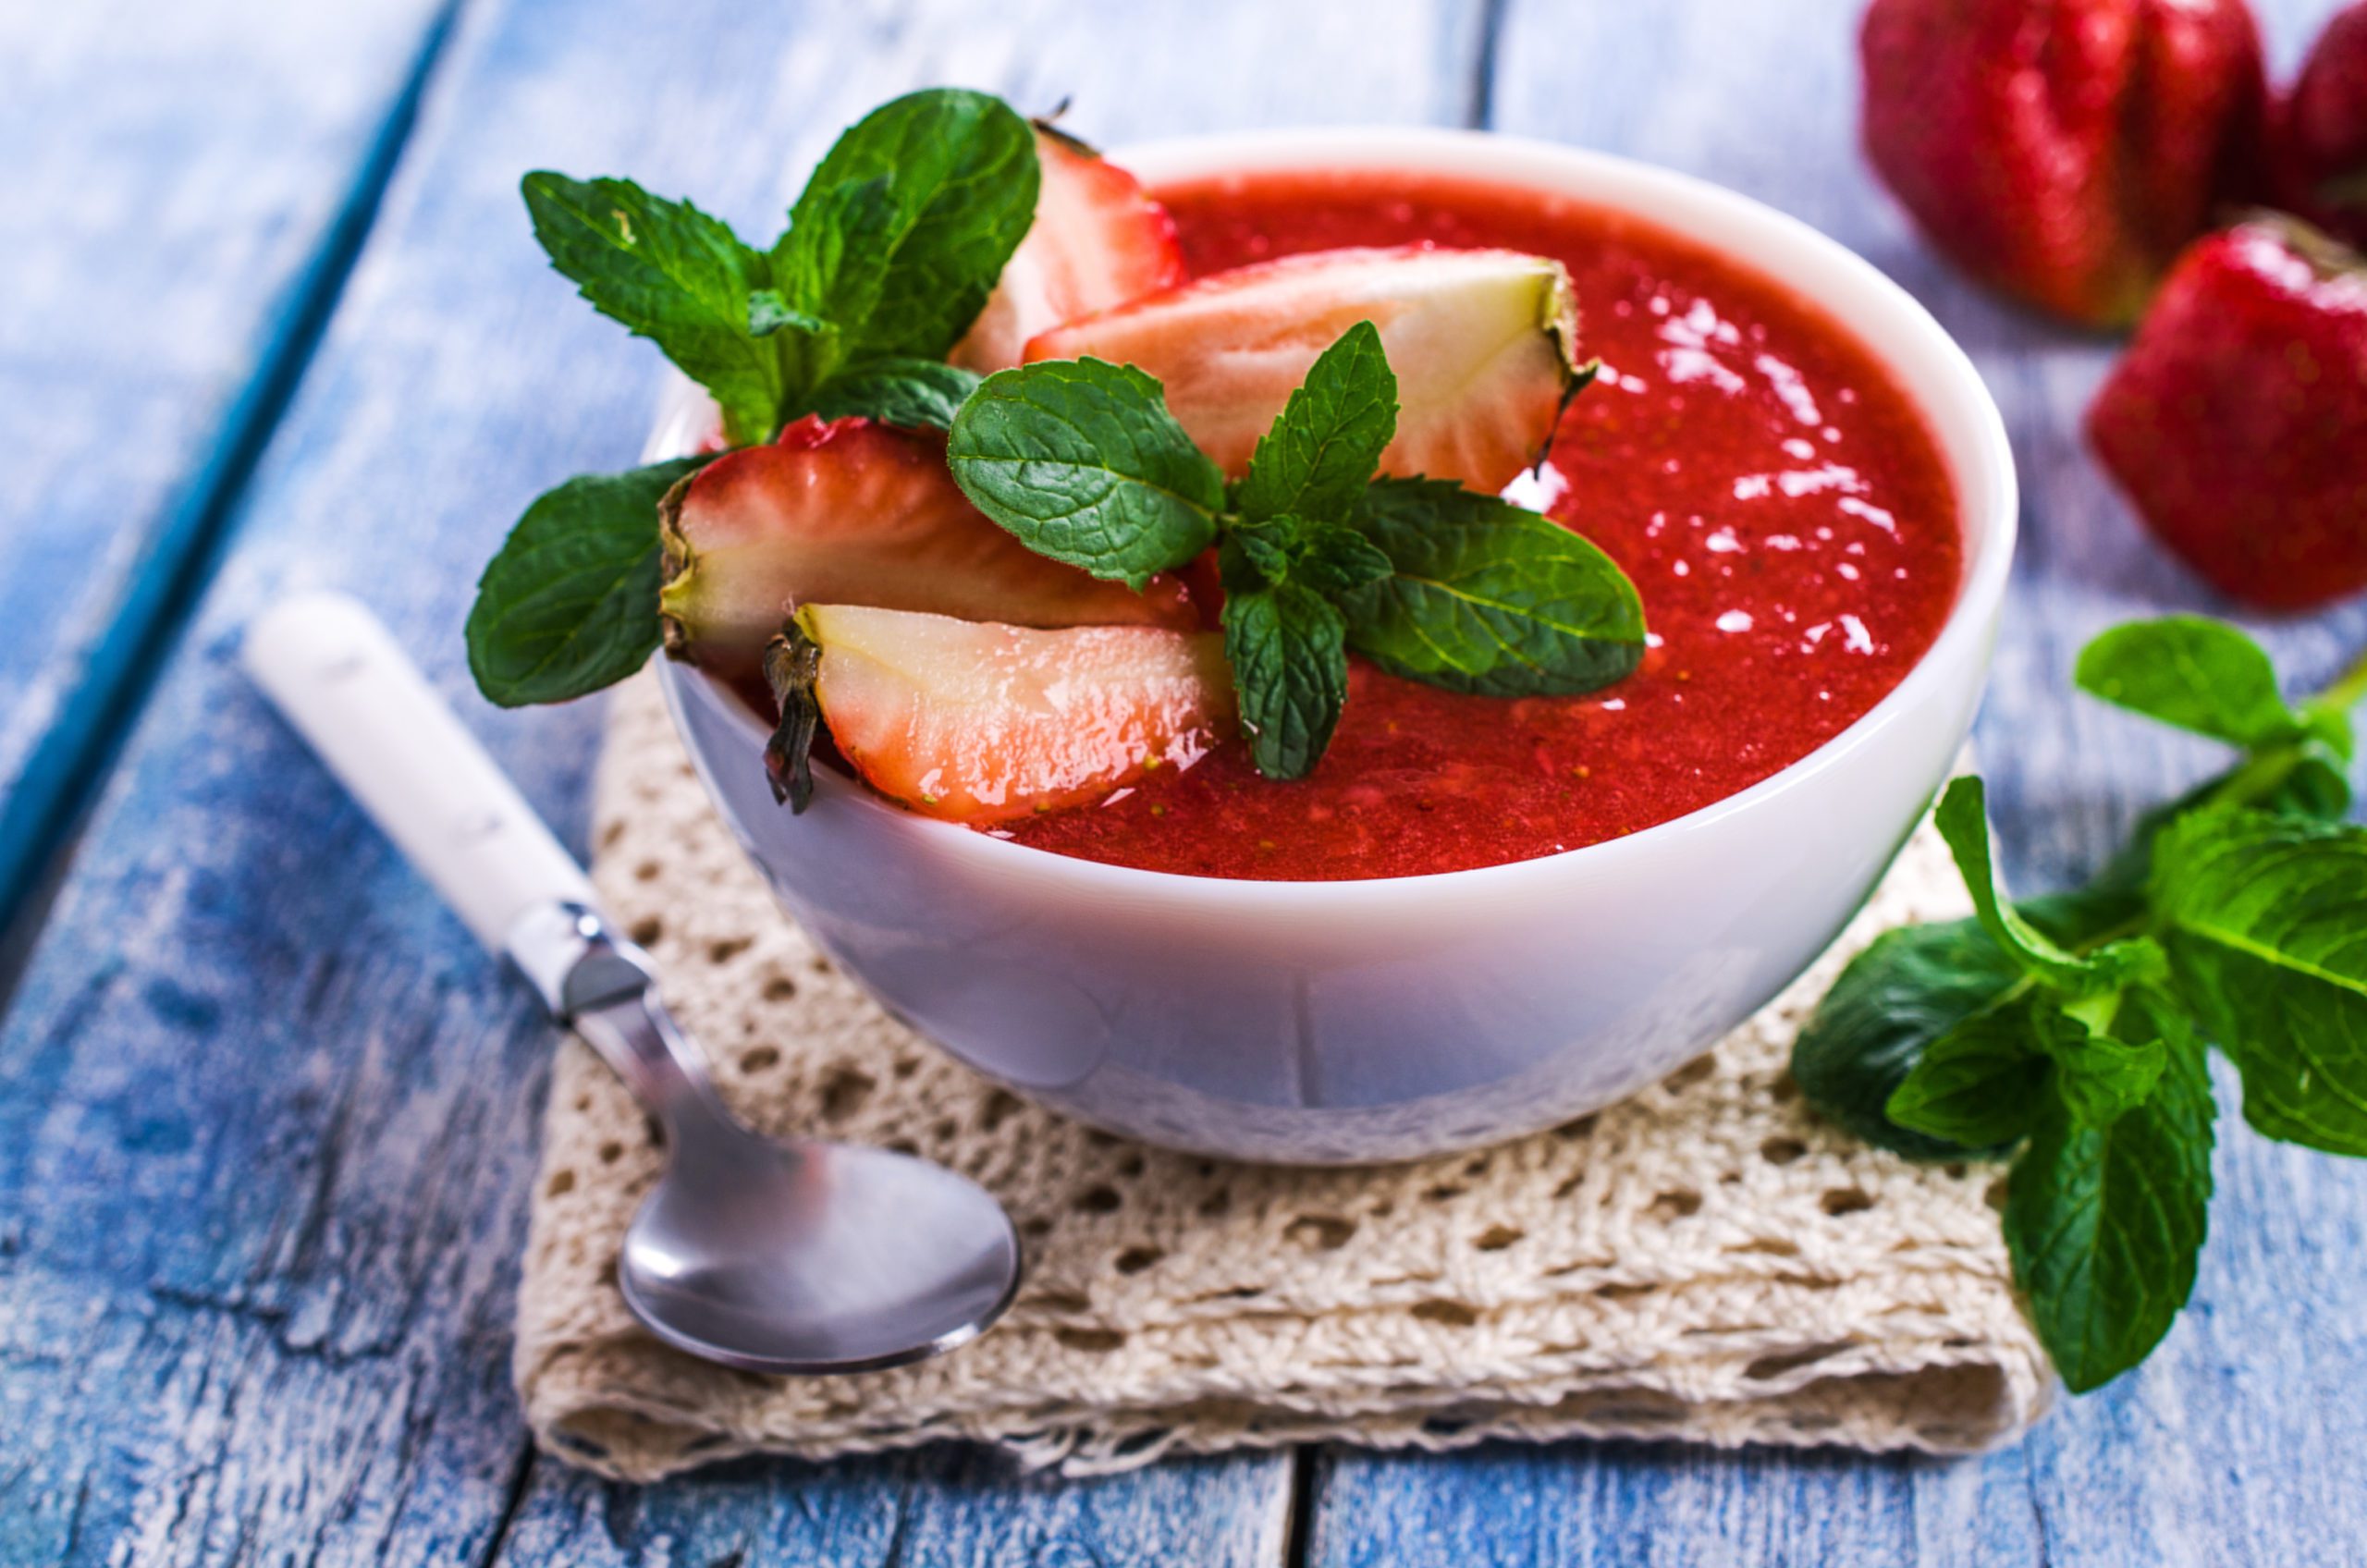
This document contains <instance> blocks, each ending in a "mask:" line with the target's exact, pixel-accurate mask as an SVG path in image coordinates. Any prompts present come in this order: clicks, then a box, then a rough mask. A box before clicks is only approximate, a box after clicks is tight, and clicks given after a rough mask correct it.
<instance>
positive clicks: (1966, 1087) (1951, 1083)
mask: <svg viewBox="0 0 2367 1568" xmlns="http://www.w3.org/2000/svg"><path fill="white" fill-rule="evenodd" d="M2034 1034H2035V1031H2034V1027H2033V1024H2032V1021H2031V1017H2030V1003H2029V1001H2028V1000H2027V999H2022V1000H2017V1001H2013V1002H2007V1003H2005V1004H2003V1005H2000V1006H1996V1007H1992V1008H1990V1009H1988V1010H1987V1011H1981V1012H1976V1013H1974V1014H1973V1015H1972V1016H1971V1017H1969V1018H1967V1019H1964V1020H1962V1021H1961V1022H1959V1023H1957V1024H1956V1026H1955V1027H1953V1028H1951V1029H1949V1030H1948V1031H1947V1032H1946V1033H1944V1034H1943V1035H1940V1037H1939V1038H1937V1039H1935V1040H1933V1041H1932V1043H1931V1045H1930V1046H1929V1047H1926V1048H1925V1049H1924V1051H1923V1057H1922V1060H1920V1061H1919V1062H1917V1063H1916V1064H1915V1067H1914V1070H1913V1071H1912V1072H1908V1073H1907V1077H1906V1079H1905V1080H1904V1081H1903V1082H1902V1083H1901V1084H1899V1085H1898V1087H1897V1088H1896V1089H1895V1091H1893V1092H1892V1094H1891V1096H1890V1102H1889V1104H1888V1105H1887V1106H1885V1107H1884V1108H1883V1111H1884V1114H1885V1115H1886V1116H1887V1117H1888V1119H1889V1121H1890V1122H1891V1123H1892V1124H1893V1125H1894V1126H1897V1127H1903V1128H1905V1129H1906V1130H1907V1131H1908V1132H1910V1133H1920V1134H1923V1135H1924V1136H1926V1137H1929V1138H1932V1139H1935V1140H1937V1141H1938V1142H1940V1143H1941V1144H1942V1145H1948V1146H1951V1147H1953V1148H1956V1149H1966V1148H1974V1149H1981V1148H1993V1147H1996V1146H1999V1145H2005V1144H2010V1143H2013V1142H2014V1141H2015V1140H2016V1139H2017V1138H2020V1137H2021V1136H2022V1135H2023V1134H2025V1133H2028V1132H2029V1131H2030V1128H2031V1126H2032V1125H2033V1124H2034V1123H2035V1122H2036V1121H2037V1120H2038V1117H2039V1114H2040V1112H2041V1111H2042V1110H2043V1109H2045V1102H2046V1093H2047V1060H2046V1056H2045V1054H2044V1053H2043V1052H2042V1051H2041V1050H2040V1049H2039V1048H2038V1047H2037V1045H2036V1043H2035V1039H2034Z"/></svg>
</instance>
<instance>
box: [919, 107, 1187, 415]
mask: <svg viewBox="0 0 2367 1568" xmlns="http://www.w3.org/2000/svg"><path fill="white" fill-rule="evenodd" d="M1036 158H1037V160H1038V161H1039V162H1040V163H1041V164H1042V165H1043V170H1044V179H1043V184H1042V186H1041V187H1040V188H1039V192H1038V194H1037V196H1036V222H1035V225H1034V227H1031V228H1029V229H1028V231H1027V238H1026V239H1023V240H1021V241H1020V243H1019V249H1018V250H1017V251H1014V252H1012V258H1011V260H1010V261H1009V262H1008V263H1005V264H1004V266H1003V269H1002V277H1001V279H1000V281H998V282H997V283H996V285H995V291H994V293H993V295H992V296H990V297H989V298H988V299H987V308H986V309H985V310H984V311H982V312H979V314H978V319H977V320H976V321H975V323H973V324H972V325H971V327H970V331H969V335H968V336H967V337H963V339H962V341H961V342H960V343H958V344H956V345H955V346H954V349H953V352H952V354H951V355H950V358H951V360H952V361H953V362H954V363H955V364H957V365H963V366H966V367H967V368H969V369H971V370H975V371H976V372H978V373H979V374H982V375H983V374H990V373H992V372H994V371H999V370H1008V369H1009V368H1011V367H1012V365H1015V364H1018V363H1019V362H1020V361H1021V359H1022V357H1023V356H1024V353H1025V351H1026V348H1027V340H1028V339H1029V338H1031V337H1035V336H1036V334H1037V333H1039V332H1041V331H1043V330H1044V329H1045V328H1047V327H1051V326H1058V325H1061V323H1062V322H1067V321H1074V320H1075V319H1076V318H1077V317H1079V316H1083V315H1090V314H1092V313H1093V312H1096V311H1104V310H1108V309H1109V308H1110V306H1112V305H1118V304H1123V303H1124V302H1125V301H1126V300H1132V299H1134V298H1135V297H1136V296H1137V295H1142V294H1149V293H1152V292H1154V291H1156V290H1158V289H1161V288H1173V287H1174V286H1175V285H1176V284H1179V283H1181V282H1183V281H1184V250H1183V247H1182V246H1181V245H1179V244H1177V243H1176V239H1175V223H1174V220H1173V219H1171V218H1170V217H1169V216H1168V215H1167V209H1166V208H1164V207H1162V206H1160V205H1159V203H1158V202H1154V201H1152V200H1151V199H1150V197H1149V196H1147V194H1145V193H1144V191H1143V187H1142V181H1140V180H1138V179H1136V178H1134V176H1133V175H1130V174H1128V173H1127V172H1126V171H1125V170H1124V169H1122V168H1120V167H1119V166H1118V165H1115V164H1113V163H1110V161H1109V160H1107V159H1105V158H1104V157H1102V155H1101V154H1100V153H1097V152H1095V151H1094V150H1093V149H1092V148H1091V147H1088V146H1086V145H1085V143H1084V142H1082V141H1077V140H1076V139H1075V138H1074V137H1073V136H1064V135H1062V134H1061V132H1059V131H1057V130H1054V129H1052V128H1051V127H1050V126H1049V125H1045V124H1043V123H1041V122H1040V121H1039V122H1038V123H1037V124H1036Z"/></svg>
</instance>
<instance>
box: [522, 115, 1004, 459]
mask: <svg viewBox="0 0 2367 1568" xmlns="http://www.w3.org/2000/svg"><path fill="white" fill-rule="evenodd" d="M1040 179H1041V171H1040V169H1039V167H1038V165H1037V164H1036V139H1035V133H1034V132H1033V131H1031V130H1030V129H1028V126H1027V122H1026V121H1025V120H1024V119H1022V118H1020V116H1018V114H1017V113H1016V112H1014V111H1013V110H1012V107H1011V106H1010V105H1009V104H1005V103H1004V102H1003V101H1002V100H1001V99H1000V98H996V97H994V96H992V95H990V94H987V93H984V92H968V91H964V90H961V89H955V88H934V89H931V90H929V91H926V92H914V93H908V94H907V95H905V96H904V97H901V98H898V99H895V100H894V101H892V102H890V103H888V104H882V105H880V106H879V107H878V108H877V109H875V110H873V111H872V112H871V113H870V114H868V115H866V116H864V117H863V118H862V119H861V120H860V121H858V122H857V123H856V124H855V125H853V126H852V127H851V128H850V129H848V130H847V131H846V132H845V133H844V134H843V135H841V136H840V138H839V140H838V141H837V142H836V143H835V144H834V145H832V147H831V148H830V151H829V153H828V155H827V156H825V157H824V158H823V160H822V162H821V164H820V165H819V166H818V167H816V169H815V171H814V174H813V178H810V179H809V180H807V182H806V185H805V190H804V191H803V193H802V194H801V195H800V196H799V197H798V198H797V202H796V203H795V204H794V205H793V206H792V207H791V209H790V224H789V227H788V228H787V229H786V230H784V231H783V232H782V234H781V235H780V237H779V239H776V240H774V241H773V243H772V244H771V245H770V246H769V247H767V248H766V249H764V250H758V249H757V248H755V247H754V246H752V245H750V244H748V243H747V242H746V241H744V240H742V239H740V238H739V237H738V236H737V235H735V234H733V233H732V232H731V230H730V227H728V226H726V225H725V224H724V223H723V222H722V221H721V220H720V219H717V218H714V217H710V216H708V215H707V214H705V213H702V212H700V211H699V210H698V209H697V208H696V207H693V206H692V205H691V204H690V203H689V202H670V201H667V200H665V199H663V198H660V197H656V196H653V195H651V194H650V193H649V192H647V191H645V190H642V189H641V188H640V187H639V186H637V185H635V184H633V183H632V181H631V180H624V179H593V180H577V179H570V178H568V177H566V176H565V175H559V174H553V173H550V172H549V171H547V170H538V171H536V172H534V173H533V174H530V175H528V176H526V178H525V179H524V181H523V182H522V186H521V189H522V190H523V193H524V195H525V199H526V207H527V211H528V212H529V213H531V214H533V220H534V237H535V238H536V239H539V240H540V241H541V242H542V245H543V248H544V250H545V251H547V252H549V255H550V258H551V264H552V265H553V266H554V267H556V268H558V270H559V271H560V272H561V273H563V274H565V275H566V276H568V277H569V278H571V279H572V280H573V281H574V282H575V284H576V286H577V288H579V289H581V290H582V292H583V297H584V298H585V299H586V300H590V301H591V302H592V304H593V306H594V307H595V309H597V310H598V311H600V312H601V313H602V314H604V315H607V316H610V317H612V318H614V319H615V320H617V321H619V322H621V323H623V324H624V325H625V326H626V327H627V328H629V329H630V330H632V332H634V333H635V334H637V335H639V336H641V337H647V338H649V339H650V340H651V341H652V342H654V343H656V345H657V347H658V348H659V349H662V350H663V351H664V352H665V354H666V357H667V358H668V359H670V360H672V361H674V363H675V364H676V365H678V366H680V367H681V370H682V372H683V374H687V375H689V376H690V377H691V378H692V379H693V380H694V381H696V382H698V383H699V384H700V385H701V386H705V388H706V389H707V390H708V391H709V392H710V393H712V394H714V396H715V399H716V402H717V405H718V406H719V407H720V408H721V409H722V410H723V419H724V438H725V440H727V441H728V442H730V444H732V445H734V446H742V445H746V444H747V443H750V442H754V441H767V440H770V439H771V438H772V437H773V436H774V435H777V434H778V433H779V430H780V429H781V427H782V426H783V425H785V424H787V423H790V422H791V420H794V419H798V418H801V417H803V415H805V414H809V413H816V412H825V411H828V410H837V412H838V413H863V414H867V415H869V416H870V417H872V418H876V419H880V420H884V421H886V422H887V423H896V424H906V425H922V424H933V425H942V424H943V423H945V421H946V420H947V419H949V418H950V413H951V409H952V408H953V407H954V406H957V405H958V403H959V401H960V399H959V398H951V399H950V400H949V399H948V398H947V397H946V396H945V393H946V391H947V390H948V389H949V388H950V387H952V386H955V385H956V384H955V383H953V382H951V381H950V380H949V379H948V377H947V376H946V374H944V373H945V371H946V369H947V367H946V366H944V365H943V364H942V363H939V362H938V361H943V359H944V358H945V356H946V354H947V353H948V352H949V351H950V349H952V347H953V345H954V344H956V343H958V342H959V341H961V338H962V335H963V333H964V332H966V331H967V330H969V326H970V323H971V322H972V321H973V320H975V318H976V316H977V314H978V312H979V310H980V309H981V308H982V307H984V305H985V304H986V302H987V296H988V295H989V294H990V293H992V292H993V290H994V286H995V280H996V279H997V278H998V277H1000V276H1001V274H1002V268H1003V263H1005V262H1007V261H1009V260H1010V259H1011V253H1012V251H1014V250H1016V249H1018V247H1019V242H1020V241H1021V240H1022V239H1024V238H1025V237H1026V234H1027V228H1028V225H1029V224H1031V223H1032V222H1034V221H1035V216H1036V190H1037V187H1038V184H1039V182H1040ZM954 374H960V373H958V372H957V373H954ZM962 390H963V392H965V393H966V391H967V386H966V384H964V385H963V386H962ZM833 417H836V415H835V414H834V415H833Z"/></svg>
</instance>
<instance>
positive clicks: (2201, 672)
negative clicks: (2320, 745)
mask: <svg viewBox="0 0 2367 1568" xmlns="http://www.w3.org/2000/svg"><path fill="white" fill-rule="evenodd" d="M2073 680H2076V681H2077V682H2078V683H2079V689H2080V690H2081V691H2083V692H2091V693H2092V694H2093V695H2095V696H2098V697H2102V698H2103V700H2104V701H2105V702H2108V703H2114V704H2118V705H2119V706H2121V707H2125V708H2128V709H2129V710H2130V711H2131V712H2134V713H2141V714H2143V715H2145V716H2146V717H2149V718H2156V719H2159V720H2161V721H2162V722H2163V723H2164V724H2172V725H2176V726H2177V728H2179V729H2190V730H2192V731H2194V732H2195V733H2196V734H2198V735H2208V736H2210V737H2211V738H2212V739H2213V740H2214V741H2226V742H2227V743H2228V744H2229V745H2232V746H2242V747H2244V748H2246V749H2248V750H2259V749H2262V748H2265V747H2269V746H2275V745H2282V744H2285V743H2287V742H2289V741H2293V740H2295V739H2297V738H2298V737H2299V736H2300V734H2301V732H2302V720H2301V718H2300V716H2299V715H2297V714H2295V713H2294V711H2293V710H2292V709H2291V708H2289V707H2287V705H2286V704H2285V699H2284V697H2283V696H2281V695H2280V694H2278V692H2277V690H2276V668H2275V666H2274V665H2272V664H2270V663H2269V659H2268V655H2267V654H2266V653H2265V652H2264V651H2263V649H2262V648H2261V645H2260V644H2259V643H2255V642H2253V641H2252V640H2251V639H2250V637H2247V636H2245V635H2244V634H2243V633H2242V632H2241V631H2238V630H2237V629H2236V628H2234V627H2232V626H2229V625H2228V624H2226V622H2225V621H2218V620H2212V619H2207V618H2205V617H2202V616H2194V615H2173V616H2164V617H2162V618H2161V619H2157V620H2139V621H2131V622H2129V623H2128V624H2127V625H2124V626H2116V627H2114V628H2113V629H2112V630H2110V631H2106V632H2104V633H2103V635H2101V636H2099V637H2097V638H2096V639H2095V640H2094V641H2092V642H2091V643H2089V644H2088V645H2087V646H2086V647H2085V648H2083V649H2081V650H2080V651H2079V665H2078V667H2077V668H2076V669H2075V671H2074V673H2073Z"/></svg>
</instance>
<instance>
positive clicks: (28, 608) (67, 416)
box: [0, 0, 443, 919]
mask: <svg viewBox="0 0 2367 1568" xmlns="http://www.w3.org/2000/svg"><path fill="white" fill-rule="evenodd" d="M442 6H443V0H342V3H340V4H338V5H336V6H319V5H314V4H311V3H309V0H193V3H190V4H175V5H170V6H162V5H155V4H141V3H140V0H90V3H88V4H76V5H71V6H41V5H17V6H0V168H5V169H6V170H7V171H8V185H9V190H8V199H7V201H6V202H0V300H6V308H5V309H0V407H5V408H6V409H7V410H8V414H9V423H8V430H9V439H10V443H11V446H12V447H13V448H14V456H15V472H14V473H13V475H12V482H11V483H10V484H9V485H8V486H7V489H6V494H5V496H0V540H5V541H6V545H7V548H8V567H7V570H6V571H5V572H0V626H5V627H6V629H7V632H8V635H7V636H6V639H5V640H0V690H5V691H6V692H7V693H8V696H7V700H6V702H5V703H0V919H4V918H5V917H6V913H7V911H8V909H9V906H10V904H11V903H12V901H13V900H15V899H16V898H18V896H19V895H20V894H21V893H22V891H23V890H24V885H25V884H26V882H27V881H28V880H29V879H30V877H31V876H32V875H33V873H34V872H35V871H36V869H37V867H38V864H39V863H40V861H41V860H42V859H43V851H44V850H45V849H46V848H47V847H48V839H50V838H51V836H52V835H54V834H55V832H56V831H57V830H58V827H59V819H60V817H61V816H62V815H70V814H71V811H72V808H73V807H74V806H75V805H76V804H77V803H79V802H80V801H81V800H82V798H83V796H84V795H85V793H86V788H87V777H88V772H89V767H90V763H91V760H92V755H93V754H94V753H104V750H105V742H106V741H107V740H108V739H110V738H111V734H112V732H113V731H114V730H115V729H119V727H120V725H121V724H122V723H123V722H124V721H126V720H128V719H129V711H128V703H127V702H126V700H125V696H126V688H136V687H137V686H138V685H139V684H140V683H141V668H140V655H141V652H142V648H141V643H142V635H141V634H142V632H143V631H145V630H146V629H147V628H148V627H149V626H151V625H153V624H155V623H157V622H158V621H160V620H161V619H164V618H166V616H168V615H169V614H170V612H171V610H172V609H173V607H174V606H175V602H176V599H177V594H176V592H175V584H176V583H177V582H179V580H180V579H181V577H182V574H183V572H184V570H185V569H186V567H187V566H188V564H189V563H190V561H191V560H192V559H193V558H195V557H200V556H202V553H203V548H204V544H205V539H206V535H207V533H208V530H209V528H210V525H211V523H212V521H214V518H215V515H216V513H217V512H218V503H219V500H220V498H221V491H222V489H223V486H224V485H225V484H227V483H230V482H232V481H234V480H235V478H236V473H235V470H236V469H237V468H238V467H239V465H240V463H241V461H242V460H243V459H242V457H241V454H244V456H245V457H246V458H251V453H252V450H253V446H254V443H253V440H252V438H251V437H252V436H253V435H255V434H257V433H259V431H267V429H268V423H267V420H268V416H269V412H270V410H269V404H270V403H271V402H272V401H273V400H274V398H275V395H276V389H277V388H278V387H279V386H281V385H282V384H283V382H284V376H283V374H282V372H283V371H284V369H285V368H287V367H288V364H289V363H290V362H291V361H296V360H298V359H300V355H301V352H302V348H303V343H302V339H303V337H304V336H305V330H304V329H305V327H306V325H308V324H309V323H310V322H312V321H313V320H316V319H317V313H318V312H317V309H316V308H315V309H308V306H309V307H317V305H318V303H319V302H320V300H322V299H323V298H325V297H333V295H334V290H335V287H336V284H337V274H338V272H339V270H340V257H339V255H338V251H339V244H338V240H339V238H340V234H341V226H342V224H343V220H344V219H345V217H346V216H347V214H349V213H350V211H351V210H352V209H353V208H354V207H355V206H356V205H357V203H358V204H359V205H362V206H365V207H366V205H367V202H368V197H369V191H370V190H371V189H372V187H373V186H374V181H373V180H372V179H371V178H368V174H369V171H370V169H371V166H372V153H373V152H374V149H375V148H376V146H377V145H378V144H379V142H380V139H381V136H382V133H383V132H385V131H386V129H387V127H388V122H389V120H390V118H395V117H399V105H400V104H401V102H402V100H403V96H404V90H405V88H406V86H407V84H408V82H409V80H410V79H411V76H412V73H413V68H414V61H415V59H416V58H417V57H418V56H419V55H421V54H422V53H423V50H424V49H425V48H426V47H427V46H428V41H430V40H432V38H433V37H434V36H435V22H436V20H437V18H438V15H439V13H440V11H441V9H442ZM242 433H243V434H244V435H247V436H248V437H249V438H248V439H245V440H241V438H240V437H241V435H242Z"/></svg>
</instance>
